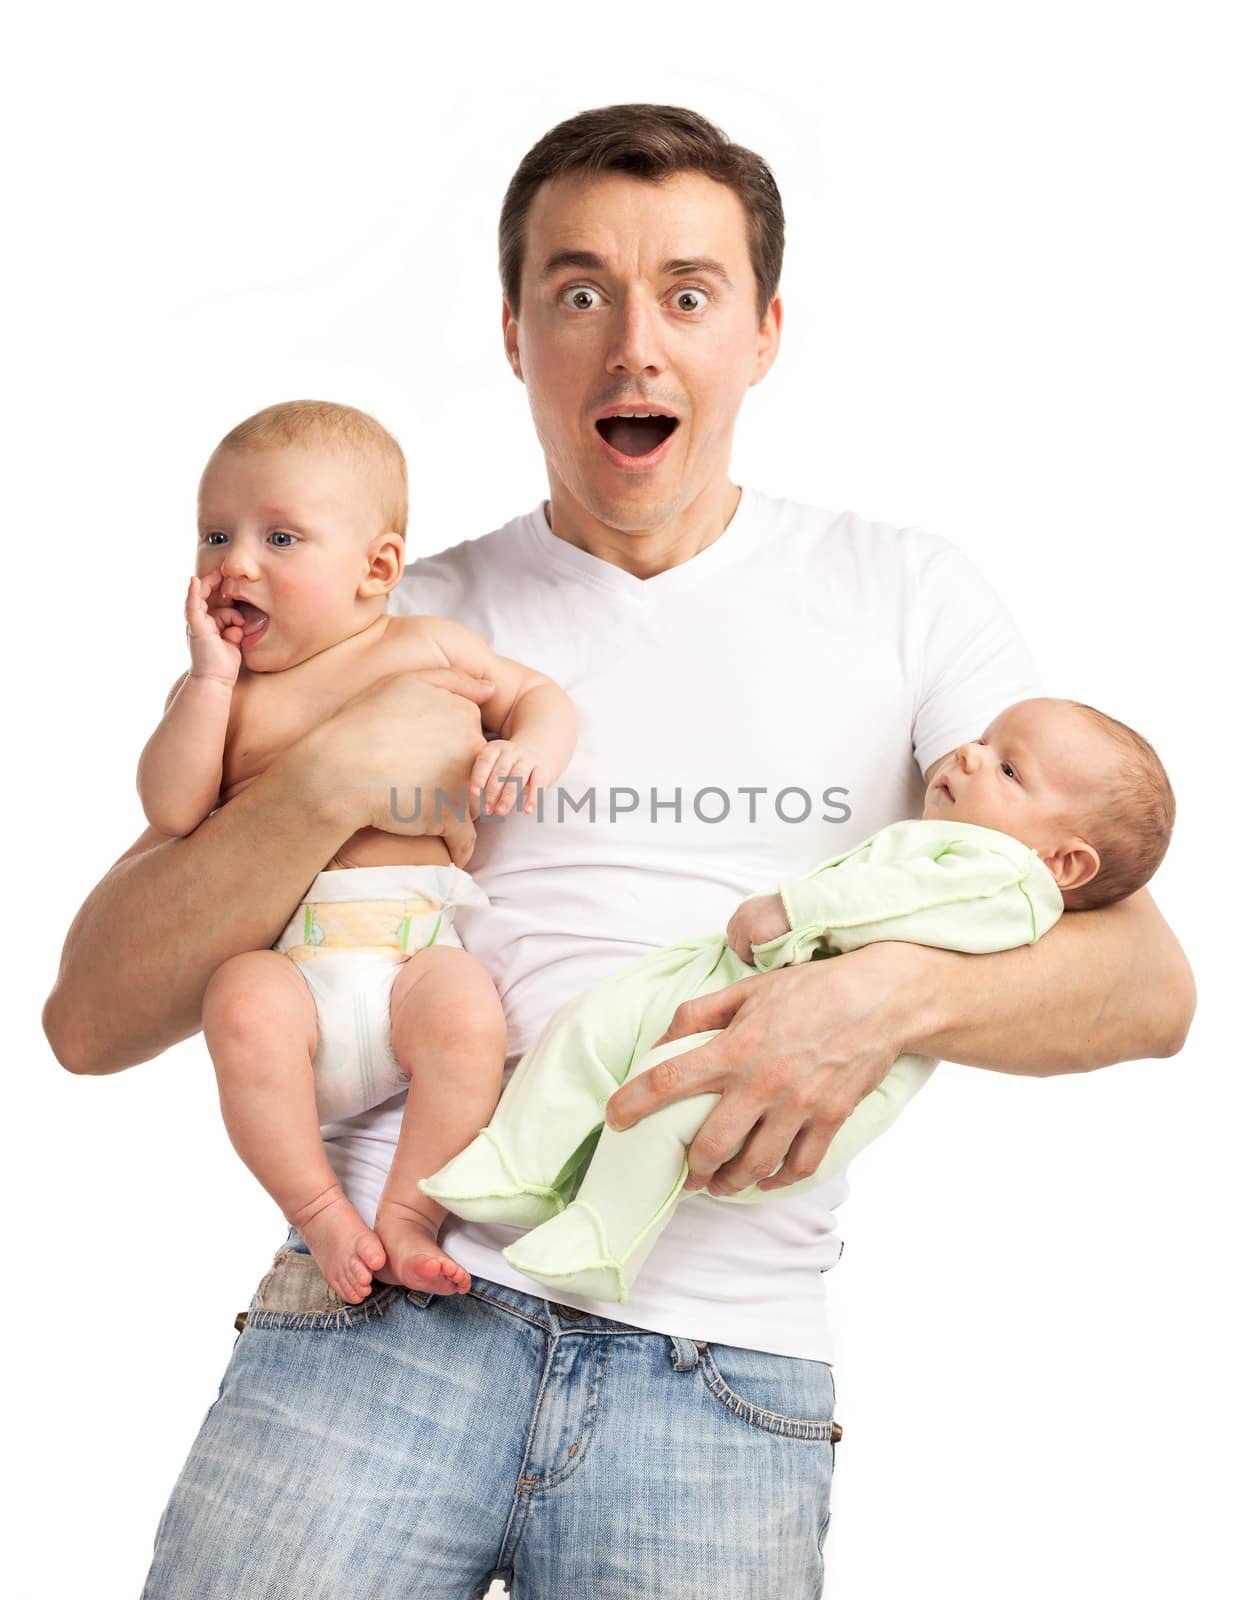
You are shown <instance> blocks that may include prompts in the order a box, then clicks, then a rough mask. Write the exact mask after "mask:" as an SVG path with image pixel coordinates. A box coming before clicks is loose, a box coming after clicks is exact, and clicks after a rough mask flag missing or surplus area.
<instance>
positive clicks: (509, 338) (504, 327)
mask: <svg viewBox="0 0 1233 1600" xmlns="http://www.w3.org/2000/svg"><path fill="white" fill-rule="evenodd" d="M501 333H502V336H503V337H504V339H505V359H506V360H507V361H508V362H509V364H510V366H511V367H512V368H513V369H514V376H515V377H516V378H517V379H518V381H519V383H524V382H525V381H526V380H525V379H524V378H523V376H522V360H521V358H520V357H519V354H518V318H517V317H516V316H515V315H514V313H513V312H512V311H511V310H510V308H509V301H508V300H502V302H501Z"/></svg>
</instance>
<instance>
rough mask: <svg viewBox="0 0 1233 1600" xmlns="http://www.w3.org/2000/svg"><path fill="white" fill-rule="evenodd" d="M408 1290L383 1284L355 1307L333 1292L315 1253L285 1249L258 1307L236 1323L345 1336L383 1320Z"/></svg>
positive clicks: (264, 1281) (258, 1295)
mask: <svg viewBox="0 0 1233 1600" xmlns="http://www.w3.org/2000/svg"><path fill="white" fill-rule="evenodd" d="M407 1292H408V1291H407V1290H406V1289H402V1288H400V1287H399V1286H398V1285H397V1284H392V1283H380V1282H378V1283H376V1284H374V1286H373V1292H372V1293H371V1294H370V1295H369V1296H368V1298H367V1299H365V1300H361V1301H360V1303H359V1305H358V1306H353V1305H351V1304H350V1303H349V1302H348V1301H346V1300H344V1299H342V1298H341V1296H339V1295H337V1294H336V1293H335V1292H334V1290H333V1289H331V1288H330V1286H329V1284H328V1283H327V1282H326V1281H325V1278H324V1276H323V1274H322V1272H321V1268H320V1267H319V1266H318V1265H317V1263H316V1262H315V1261H314V1260H313V1258H312V1257H311V1256H310V1255H305V1254H304V1253H303V1252H302V1251H300V1250H280V1251H279V1252H278V1254H277V1255H276V1256H275V1257H274V1263H273V1265H272V1266H271V1268H270V1270H269V1271H268V1272H267V1273H266V1275H265V1277H264V1278H262V1280H261V1282H260V1283H259V1284H258V1285H257V1292H256V1294H255V1295H254V1296H253V1299H252V1304H251V1305H250V1306H249V1308H248V1310H247V1311H246V1312H241V1314H240V1316H239V1317H237V1319H236V1321H237V1323H238V1324H240V1325H241V1326H242V1328H243V1329H244V1330H247V1329H249V1328H294V1329H299V1330H313V1331H322V1332H339V1331H341V1330H343V1329H345V1328H355V1327H358V1326H360V1325H361V1324H362V1323H365V1322H371V1321H372V1319H373V1318H374V1317H383V1316H384V1315H385V1313H386V1312H387V1311H388V1310H389V1309H390V1307H391V1306H392V1305H393V1304H394V1301H395V1300H396V1299H397V1298H398V1297H399V1296H400V1295H405V1294H406V1293H407ZM425 1298H427V1297H425Z"/></svg>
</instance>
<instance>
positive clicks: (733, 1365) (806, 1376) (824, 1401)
mask: <svg viewBox="0 0 1233 1600" xmlns="http://www.w3.org/2000/svg"><path fill="white" fill-rule="evenodd" d="M699 1357H700V1364H701V1368H702V1377H703V1381H704V1382H705V1383H706V1387H707V1390H708V1391H709V1392H710V1394H711V1395H713V1396H714V1398H715V1399H716V1400H718V1401H719V1403H720V1405H722V1406H723V1407H724V1409H725V1410H727V1411H730V1412H731V1413H732V1415H733V1416H734V1417H737V1418H739V1419H740V1420H741V1421H742V1422H747V1423H748V1424H749V1425H750V1427H753V1428H759V1429H761V1431H762V1432H763V1433H774V1434H779V1435H780V1436H782V1437H783V1438H786V1439H803V1440H813V1441H822V1440H825V1441H827V1442H831V1441H832V1440H833V1439H834V1438H837V1437H838V1435H839V1432H840V1429H839V1427H838V1424H837V1423H836V1422H835V1420H834V1415H835V1384H834V1379H833V1378H832V1376H831V1369H830V1367H829V1366H828V1365H827V1364H826V1362H825V1361H806V1360H804V1359H803V1358H799V1357H796V1356H776V1355H767V1354H766V1353H765V1352H764V1351H761V1350H745V1349H741V1348H740V1347H738V1346H736V1345H723V1344H720V1345H706V1346H704V1347H702V1346H700V1347H699Z"/></svg>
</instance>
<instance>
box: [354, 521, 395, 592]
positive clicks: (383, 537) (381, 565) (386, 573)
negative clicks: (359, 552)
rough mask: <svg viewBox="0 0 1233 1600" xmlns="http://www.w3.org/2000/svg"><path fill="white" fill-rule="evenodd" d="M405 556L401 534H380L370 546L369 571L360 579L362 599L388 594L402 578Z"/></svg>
mask: <svg viewBox="0 0 1233 1600" xmlns="http://www.w3.org/2000/svg"><path fill="white" fill-rule="evenodd" d="M404 556H405V542H404V540H403V537H402V534H401V533H379V534H378V535H377V537H376V538H375V539H373V540H372V541H371V543H370V544H369V546H368V571H367V572H366V573H365V575H364V577H363V578H361V579H360V587H359V594H360V596H361V598H362V599H366V600H367V599H371V598H372V597H373V596H374V595H381V594H388V593H389V592H390V590H391V589H392V588H393V587H394V585H395V584H396V583H397V582H398V580H399V579H400V578H401V577H402V569H403V560H404Z"/></svg>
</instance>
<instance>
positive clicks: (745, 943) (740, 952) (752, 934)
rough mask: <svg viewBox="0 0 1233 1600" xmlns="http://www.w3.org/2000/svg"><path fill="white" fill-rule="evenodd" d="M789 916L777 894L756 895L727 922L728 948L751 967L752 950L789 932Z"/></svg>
mask: <svg viewBox="0 0 1233 1600" xmlns="http://www.w3.org/2000/svg"><path fill="white" fill-rule="evenodd" d="M789 926H790V924H789V922H788V913H787V912H786V911H785V910H784V905H783V900H782V898H781V897H780V895H779V894H778V893H775V894H756V895H754V896H753V898H752V899H750V900H742V901H741V903H740V905H739V906H737V908H736V910H735V911H734V912H733V913H732V916H731V917H730V918H729V920H728V935H727V937H728V946H729V948H730V949H731V951H732V953H733V954H734V955H737V956H739V957H740V959H741V960H742V961H743V962H744V963H745V965H746V966H749V965H750V963H751V962H752V961H753V947H754V945H756V944H769V943H770V941H771V940H772V939H778V938H779V937H780V936H781V934H785V933H787V931H788V928H789Z"/></svg>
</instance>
